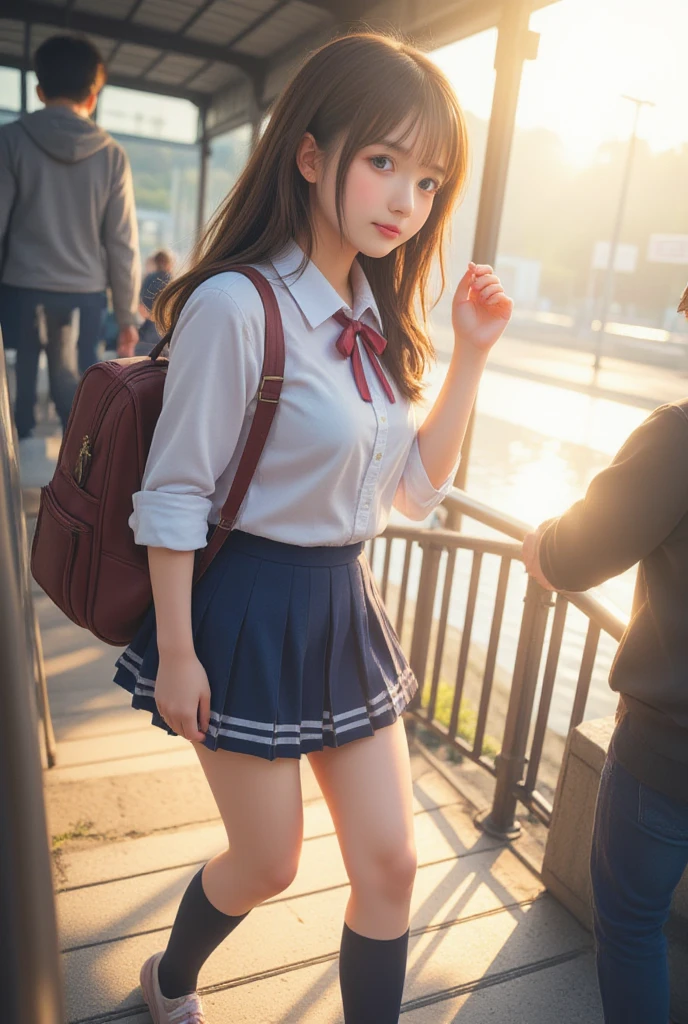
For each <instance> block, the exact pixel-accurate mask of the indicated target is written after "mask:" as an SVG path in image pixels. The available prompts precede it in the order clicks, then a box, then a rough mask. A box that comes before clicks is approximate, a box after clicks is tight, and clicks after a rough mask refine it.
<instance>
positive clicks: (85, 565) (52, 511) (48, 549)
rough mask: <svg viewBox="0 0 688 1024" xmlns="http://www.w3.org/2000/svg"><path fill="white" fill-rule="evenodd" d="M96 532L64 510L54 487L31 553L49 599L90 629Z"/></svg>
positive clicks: (47, 492) (44, 494)
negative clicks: (90, 580) (92, 560)
mask: <svg viewBox="0 0 688 1024" xmlns="http://www.w3.org/2000/svg"><path fill="white" fill-rule="evenodd" d="M92 547H93V529H92V528H91V527H90V526H89V525H88V524H87V523H82V522H81V521H80V520H78V519H75V518H74V517H73V516H70V515H68V514H67V513H66V512H65V511H64V509H62V508H60V506H59V505H58V503H57V501H56V500H55V497H54V495H53V492H52V489H51V487H50V485H48V486H47V487H43V488H42V489H41V505H40V510H39V513H38V522H37V523H36V533H35V536H34V539H33V546H32V549H31V572H32V574H33V577H34V579H35V580H36V582H37V583H39V584H40V586H41V587H42V588H43V590H44V591H45V592H46V594H47V595H48V597H49V598H51V600H52V601H54V602H55V604H56V605H57V606H58V608H60V609H61V610H62V611H63V612H64V613H65V615H68V616H69V618H70V619H72V621H73V622H76V623H77V625H79V626H85V625H86V605H87V599H88V585H89V575H90V570H91V557H92Z"/></svg>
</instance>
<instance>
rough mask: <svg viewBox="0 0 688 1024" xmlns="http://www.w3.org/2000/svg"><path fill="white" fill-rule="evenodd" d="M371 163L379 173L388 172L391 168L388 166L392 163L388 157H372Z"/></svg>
mask: <svg viewBox="0 0 688 1024" xmlns="http://www.w3.org/2000/svg"><path fill="white" fill-rule="evenodd" d="M370 162H371V164H372V165H373V167H374V168H375V170H377V171H387V170H389V167H387V166H385V165H386V164H391V163H392V161H391V159H390V158H389V157H388V156H371V158H370Z"/></svg>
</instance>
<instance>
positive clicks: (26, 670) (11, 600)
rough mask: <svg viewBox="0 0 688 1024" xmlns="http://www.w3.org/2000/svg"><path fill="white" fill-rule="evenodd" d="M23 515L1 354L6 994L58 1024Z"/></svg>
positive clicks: (1, 931)
mask: <svg viewBox="0 0 688 1024" xmlns="http://www.w3.org/2000/svg"><path fill="white" fill-rule="evenodd" d="M18 508H19V509H20V510H21V492H20V490H19V472H18V464H17V457H16V452H15V448H14V441H13V431H12V419H11V414H10V403H9V394H8V389H7V377H6V372H5V356H4V349H2V348H0V650H1V651H2V661H3V664H2V672H1V673H0V990H1V991H2V997H3V1017H4V1018H5V1019H6V1020H8V1021H21V1022H22V1024H61V1022H62V1021H63V1020H64V1008H63V996H62V985H61V977H60V965H59V952H58V941H57V924H56V913H55V903H54V896H53V885H52V874H51V864H50V850H49V846H48V827H47V821H46V813H45V805H44V800H43V780H42V766H41V755H40V746H39V740H38V729H39V722H38V713H37V707H36V695H37V694H36V689H35V687H34V672H33V669H34V667H35V666H32V664H31V643H30V638H29V637H28V636H27V631H28V629H27V627H28V624H29V618H28V614H27V609H29V608H31V607H32V605H31V595H30V593H27V586H28V572H27V569H26V550H22V548H21V543H20V538H21V537H23V532H22V524H21V523H20V522H18V513H17V509H18ZM20 514H21V513H20Z"/></svg>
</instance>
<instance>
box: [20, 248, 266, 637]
mask: <svg viewBox="0 0 688 1024" xmlns="http://www.w3.org/2000/svg"><path fill="white" fill-rule="evenodd" d="M232 271H233V272H236V273H241V274H244V275H245V276H246V277H248V278H249V279H250V280H251V281H252V282H253V284H254V285H255V286H256V288H257V290H258V292H259V294H260V297H261V300H262V302H263V308H264V310H265V356H264V360H263V376H262V380H261V383H260V388H259V391H258V405H257V407H256V412H255V416H254V419H253V423H252V425H251V430H250V432H249V435H248V438H247V440H246V446H245V448H244V452H243V455H242V457H241V460H240V462H239V466H238V469H237V472H236V475H235V478H234V481H233V483H232V487H231V490H230V492H229V496H228V498H227V501H226V502H225V504H224V506H223V508H222V512H221V518H220V522H219V524H218V529H216V530H215V531H214V533H213V535H212V537H211V540H210V543H209V544H208V546H207V547H206V548H204V549H203V550H202V551H201V552H199V557H198V559H197V562H196V567H195V574H194V580H198V579H199V578H200V576H202V575H203V573H204V572H205V570H206V569H207V567H208V565H209V564H210V562H211V561H212V559H213V558H214V556H215V555H216V554H217V552H218V551H219V549H220V548H221V547H222V544H223V543H224V541H225V540H226V539H227V537H228V536H229V532H230V531H231V529H232V527H233V525H234V522H235V520H236V517H237V515H238V513H239V509H240V507H241V504H242V502H243V500H244V498H245V496H246V492H247V491H248V487H249V484H250V482H251V479H252V478H253V474H254V473H255V471H256V467H257V465H258V460H259V459H260V456H261V453H262V451H263V448H264V446H265V442H266V440H267V437H268V433H269V431H270V426H271V424H272V421H273V419H274V416H275V412H276V410H277V404H278V402H279V398H280V392H281V390H282V381H283V380H284V332H283V330H282V318H281V316H280V312H279V307H278V305H277V299H276V298H275V294H274V292H273V290H272V288H271V287H270V285H269V284H268V282H267V281H266V279H265V278H264V277H263V276H262V274H260V273H259V272H258V271H257V270H254V269H253V268H252V267H232ZM166 340H167V339H166V338H165V339H163V340H162V341H161V342H160V344H159V345H157V346H156V348H155V349H154V350H153V351H152V352H151V354H150V356H139V357H135V358H132V359H115V360H113V361H111V362H105V363H96V364H95V366H91V367H90V368H89V369H88V370H87V371H86V373H85V374H84V376H83V378H82V380H81V382H80V384H79V387H78V389H77V392H76V395H75V398H74V404H73V406H72V411H71V413H70V416H69V421H68V423H67V428H66V430H65V434H64V437H63V439H62V445H61V447H60V454H59V457H58V461H57V467H56V469H55V474H54V476H53V479H52V481H51V482H50V483H49V484H48V486H47V487H44V488H43V489H42V491H41V503H40V509H39V512H38V522H37V523H36V533H35V536H34V540H33V547H32V551H31V572H32V574H33V577H34V579H35V580H36V581H37V583H39V584H40V586H41V587H42V588H43V590H44V591H45V592H46V594H47V595H48V596H49V597H50V598H52V600H53V601H54V602H55V604H56V605H57V606H58V607H59V608H61V609H62V611H63V612H64V613H65V615H68V616H69V618H70V619H72V620H73V621H74V622H76V623H77V625H79V626H85V627H86V629H89V630H90V631H91V632H92V633H94V634H95V636H97V637H98V638H99V639H100V640H104V641H105V642H106V643H109V644H115V645H117V646H120V645H124V644H127V643H129V642H130V641H131V640H132V639H133V637H134V636H135V635H136V632H137V630H138V628H139V626H140V624H141V622H142V620H143V618H144V616H145V615H146V612H147V611H148V609H149V608H150V605H151V602H152V600H153V595H152V590H151V583H150V577H149V574H148V555H147V549H146V548H145V547H142V546H139V545H137V544H135V543H134V534H133V532H132V530H131V527H130V526H129V524H128V519H129V516H130V515H131V513H132V511H133V504H132V495H133V494H134V493H135V492H136V491H139V490H140V489H141V480H142V477H143V471H144V468H145V465H146V458H147V456H148V451H149V448H150V445H151V441H152V439H153V431H154V429H155V424H156V422H157V419H158V417H159V415H160V410H161V408H162V396H163V387H164V384H165V375H166V373H167V365H168V360H167V359H161V358H160V353H161V352H162V350H163V348H164V346H165V343H166Z"/></svg>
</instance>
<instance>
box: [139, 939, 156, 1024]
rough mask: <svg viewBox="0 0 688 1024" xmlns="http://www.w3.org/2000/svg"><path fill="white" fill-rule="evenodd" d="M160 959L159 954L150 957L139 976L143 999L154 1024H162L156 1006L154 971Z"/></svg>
mask: <svg viewBox="0 0 688 1024" xmlns="http://www.w3.org/2000/svg"><path fill="white" fill-rule="evenodd" d="M158 959H159V956H158V954H154V955H153V956H151V957H149V958H148V960H146V962H145V964H144V965H143V967H142V968H141V974H140V975H139V981H140V983H141V989H142V991H143V998H144V999H145V1000H146V1005H147V1007H148V1010H149V1012H150V1015H151V1018H152V1020H153V1024H161V1021H160V1017H159V1016H158V1009H157V1007H156V1005H155V1003H156V999H155V995H154V985H153V969H154V967H155V964H156V960H158Z"/></svg>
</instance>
